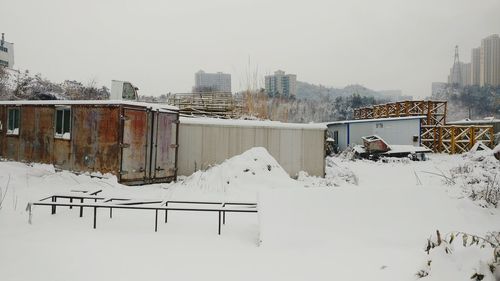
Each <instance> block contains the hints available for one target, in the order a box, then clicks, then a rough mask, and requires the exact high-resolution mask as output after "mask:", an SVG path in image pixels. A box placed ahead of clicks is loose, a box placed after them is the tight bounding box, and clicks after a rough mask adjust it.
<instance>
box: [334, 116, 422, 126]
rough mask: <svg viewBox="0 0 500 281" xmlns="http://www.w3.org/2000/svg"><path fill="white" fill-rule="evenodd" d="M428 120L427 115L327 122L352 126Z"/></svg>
mask: <svg viewBox="0 0 500 281" xmlns="http://www.w3.org/2000/svg"><path fill="white" fill-rule="evenodd" d="M423 118H427V116H425V115H418V116H404V117H388V118H375V119H356V120H342V121H333V122H326V123H325V124H326V125H327V126H328V125H342V124H352V123H368V122H387V121H401V120H413V119H423Z"/></svg>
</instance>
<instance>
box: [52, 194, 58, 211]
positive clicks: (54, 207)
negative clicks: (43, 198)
mask: <svg viewBox="0 0 500 281" xmlns="http://www.w3.org/2000/svg"><path fill="white" fill-rule="evenodd" d="M52 202H54V203H55V202H57V197H56V196H52ZM55 213H56V205H52V214H53V215H54V214H55Z"/></svg>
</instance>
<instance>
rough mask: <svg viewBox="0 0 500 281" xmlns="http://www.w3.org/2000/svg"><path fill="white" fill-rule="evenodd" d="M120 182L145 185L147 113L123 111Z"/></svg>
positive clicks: (137, 110) (134, 110)
mask: <svg viewBox="0 0 500 281" xmlns="http://www.w3.org/2000/svg"><path fill="white" fill-rule="evenodd" d="M122 119H123V123H122V124H123V137H122V143H121V147H122V161H121V162H122V163H121V172H120V175H121V180H122V181H134V182H135V181H137V182H138V183H145V181H146V180H147V177H146V175H147V170H148V167H147V165H146V163H147V157H148V152H147V151H148V131H149V130H148V124H149V120H148V112H147V111H146V110H139V109H130V108H124V109H123V117H122Z"/></svg>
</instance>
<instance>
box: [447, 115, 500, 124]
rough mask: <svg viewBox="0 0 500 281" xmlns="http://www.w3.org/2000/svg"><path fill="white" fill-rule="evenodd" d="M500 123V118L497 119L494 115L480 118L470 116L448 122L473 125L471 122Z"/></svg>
mask: <svg viewBox="0 0 500 281" xmlns="http://www.w3.org/2000/svg"><path fill="white" fill-rule="evenodd" d="M493 123H500V119H495V118H493V117H487V118H484V119H479V120H471V119H469V118H465V119H462V120H458V121H452V122H448V124H450V125H471V124H493Z"/></svg>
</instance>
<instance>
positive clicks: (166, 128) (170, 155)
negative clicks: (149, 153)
mask: <svg viewBox="0 0 500 281" xmlns="http://www.w3.org/2000/svg"><path fill="white" fill-rule="evenodd" d="M154 116H155V118H154V120H155V122H154V125H153V130H154V133H153V140H154V148H153V159H152V161H153V168H152V172H153V175H152V180H153V181H159V180H161V179H165V178H171V177H175V175H176V167H175V159H176V151H177V141H176V139H177V122H176V121H177V119H178V117H177V115H176V114H172V113H159V112H156V113H155V115H154Z"/></svg>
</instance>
